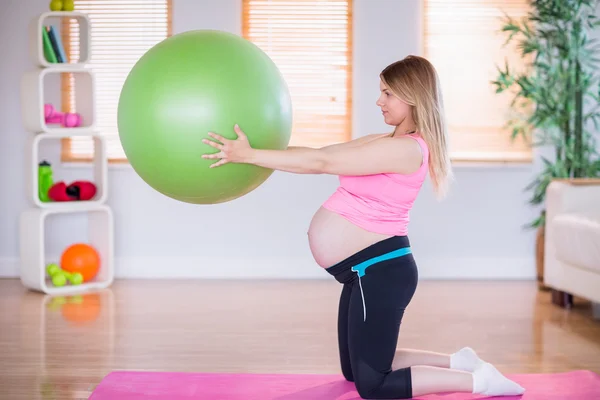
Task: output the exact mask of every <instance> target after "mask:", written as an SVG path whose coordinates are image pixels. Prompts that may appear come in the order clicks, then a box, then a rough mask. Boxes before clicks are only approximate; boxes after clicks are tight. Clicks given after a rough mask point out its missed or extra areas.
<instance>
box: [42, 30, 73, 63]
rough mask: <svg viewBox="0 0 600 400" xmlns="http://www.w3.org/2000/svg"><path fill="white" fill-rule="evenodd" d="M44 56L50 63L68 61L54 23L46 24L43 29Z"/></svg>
mask: <svg viewBox="0 0 600 400" xmlns="http://www.w3.org/2000/svg"><path fill="white" fill-rule="evenodd" d="M42 42H43V46H44V57H45V58H46V60H47V61H48V62H50V63H66V62H68V60H67V56H66V53H65V49H64V47H63V43H62V40H61V38H60V35H59V34H58V30H57V29H56V28H55V27H54V26H53V25H44V27H43V29H42Z"/></svg>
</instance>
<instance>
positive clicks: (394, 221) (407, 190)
mask: <svg viewBox="0 0 600 400" xmlns="http://www.w3.org/2000/svg"><path fill="white" fill-rule="evenodd" d="M408 136H410V137H411V138H413V139H415V140H416V141H417V142H418V143H419V145H420V146H421V150H422V154H423V162H422V164H421V167H420V168H419V169H418V170H417V171H416V172H413V173H411V174H398V173H391V174H388V173H386V174H375V175H363V176H346V175H342V176H340V177H339V180H340V186H339V187H338V188H337V190H336V191H335V192H334V193H333V194H332V195H331V196H330V197H329V198H328V199H327V200H326V201H325V203H324V204H323V207H324V208H326V209H328V210H330V211H333V212H336V213H338V214H340V215H341V216H343V217H345V218H346V219H348V220H349V221H350V222H352V223H354V224H355V225H358V226H360V227H362V228H363V229H366V230H368V231H371V232H376V233H381V234H387V235H397V236H404V235H407V234H408V222H409V219H410V218H409V213H410V210H411V208H412V206H413V203H414V201H415V199H416V198H417V195H418V194H419V191H420V189H421V186H422V185H423V182H424V180H425V177H426V176H427V171H428V170H429V149H428V147H427V144H426V143H425V140H423V138H422V137H421V136H419V135H414V134H413V135H408Z"/></svg>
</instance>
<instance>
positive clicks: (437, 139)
mask: <svg viewBox="0 0 600 400" xmlns="http://www.w3.org/2000/svg"><path fill="white" fill-rule="evenodd" d="M380 78H381V80H382V81H383V83H384V84H385V85H386V86H387V87H388V88H389V89H390V90H391V91H392V93H393V94H394V95H396V96H397V97H399V98H400V99H402V101H404V102H405V103H407V104H408V105H410V106H412V118H413V121H414V122H415V123H416V125H417V131H418V132H419V133H420V134H421V135H422V137H423V139H424V140H425V142H426V143H427V146H428V147H429V154H430V156H429V175H430V177H431V180H432V183H433V186H434V189H435V192H436V194H437V197H438V198H440V199H441V198H442V197H444V196H445V195H446V193H447V191H448V187H449V184H450V181H451V180H452V178H453V176H452V167H451V164H450V156H449V155H448V138H447V128H446V121H445V118H444V109H443V101H442V93H441V88H440V83H439V77H438V75H437V72H436V70H435V68H434V67H433V65H432V64H431V63H430V62H429V61H428V60H426V59H425V58H423V57H419V56H412V55H411V56H407V57H406V58H404V59H402V60H400V61H397V62H395V63H393V64H390V65H388V66H387V67H386V68H385V69H384V70H383V71H382V72H381V74H380Z"/></svg>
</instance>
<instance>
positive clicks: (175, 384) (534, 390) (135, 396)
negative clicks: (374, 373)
mask: <svg viewBox="0 0 600 400" xmlns="http://www.w3.org/2000/svg"><path fill="white" fill-rule="evenodd" d="M507 377H509V378H510V379H512V380H514V381H516V382H518V383H519V384H520V385H521V386H523V387H524V388H525V389H526V392H525V394H523V395H522V396H503V397H489V396H476V395H472V394H465V393H449V394H437V395H428V396H421V397H415V399H419V400H472V399H492V398H493V399H503V400H516V399H522V400H598V399H600V375H598V374H595V373H593V372H590V371H572V372H565V373H558V374H527V375H508V374H507ZM109 399H110V400H142V399H144V400H159V399H160V400H163V399H164V400H189V399H211V400H242V399H243V400H275V399H277V400H359V399H360V396H359V395H358V393H357V392H356V389H355V387H354V384H353V383H351V382H346V381H345V380H344V379H343V378H342V376H341V375H306V374H305V375H287V374H211V373H182V372H135V371H115V372H111V373H110V374H108V375H107V376H106V377H105V378H104V379H103V380H102V382H100V384H99V385H98V386H97V387H96V389H95V390H94V392H93V393H92V395H91V397H90V398H89V400H109Z"/></svg>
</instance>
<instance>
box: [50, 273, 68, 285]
mask: <svg viewBox="0 0 600 400" xmlns="http://www.w3.org/2000/svg"><path fill="white" fill-rule="evenodd" d="M66 283H67V277H66V276H65V275H64V274H56V275H54V276H53V277H52V284H53V285H54V286H65V284H66Z"/></svg>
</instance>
